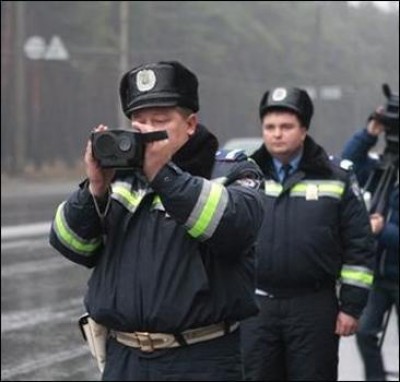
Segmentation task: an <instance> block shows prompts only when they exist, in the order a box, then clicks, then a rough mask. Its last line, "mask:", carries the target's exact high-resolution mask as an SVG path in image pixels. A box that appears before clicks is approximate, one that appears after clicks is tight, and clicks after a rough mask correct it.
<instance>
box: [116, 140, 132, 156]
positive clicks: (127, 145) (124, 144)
mask: <svg viewBox="0 0 400 382" xmlns="http://www.w3.org/2000/svg"><path fill="white" fill-rule="evenodd" d="M118 147H119V149H120V150H121V151H123V152H126V151H129V150H130V149H131V147H132V142H131V140H130V139H129V137H124V136H122V137H121V139H120V140H119V142H118Z"/></svg>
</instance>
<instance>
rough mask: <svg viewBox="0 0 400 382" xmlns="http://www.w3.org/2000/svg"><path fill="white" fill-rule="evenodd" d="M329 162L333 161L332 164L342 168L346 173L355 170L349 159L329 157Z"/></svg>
mask: <svg viewBox="0 0 400 382" xmlns="http://www.w3.org/2000/svg"><path fill="white" fill-rule="evenodd" d="M329 160H330V161H331V163H332V164H334V165H335V166H337V167H340V168H341V169H343V170H345V171H350V170H352V169H353V162H352V161H351V160H349V159H341V158H338V157H335V156H334V155H329Z"/></svg>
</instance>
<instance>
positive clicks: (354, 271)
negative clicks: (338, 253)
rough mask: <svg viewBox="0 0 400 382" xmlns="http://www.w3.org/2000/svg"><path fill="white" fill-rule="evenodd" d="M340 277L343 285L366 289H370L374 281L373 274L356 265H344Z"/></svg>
mask: <svg viewBox="0 0 400 382" xmlns="http://www.w3.org/2000/svg"><path fill="white" fill-rule="evenodd" d="M340 276H341V280H342V283H343V284H350V285H355V286H358V287H361V288H367V289H370V288H371V286H372V282H373V281H374V276H373V272H372V271H371V270H370V269H368V268H366V267H362V266H356V265H344V266H343V267H342V271H341V274H340Z"/></svg>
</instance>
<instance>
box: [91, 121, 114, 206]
mask: <svg viewBox="0 0 400 382" xmlns="http://www.w3.org/2000/svg"><path fill="white" fill-rule="evenodd" d="M107 128H108V127H107V126H105V125H99V126H98V127H96V128H95V129H94V131H103V130H107ZM84 160H85V167H86V175H87V177H88V179H89V191H90V192H91V194H92V195H94V196H95V197H97V198H101V197H102V196H104V195H105V194H106V192H107V188H108V186H109V185H110V183H111V180H112V178H113V176H114V174H115V170H114V169H110V168H108V169H103V168H102V167H101V166H100V164H99V162H98V161H97V160H96V159H95V158H94V157H93V150H92V142H91V140H90V139H89V140H88V143H87V145H86V151H85V159H84Z"/></svg>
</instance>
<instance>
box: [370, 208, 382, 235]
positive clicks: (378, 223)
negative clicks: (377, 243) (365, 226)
mask: <svg viewBox="0 0 400 382" xmlns="http://www.w3.org/2000/svg"><path fill="white" fill-rule="evenodd" d="M369 221H370V223H371V229H372V233H374V234H375V235H377V234H378V233H379V232H381V231H382V229H383V226H384V225H385V220H384V218H383V216H382V215H381V214H378V213H375V214H371V215H369Z"/></svg>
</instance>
